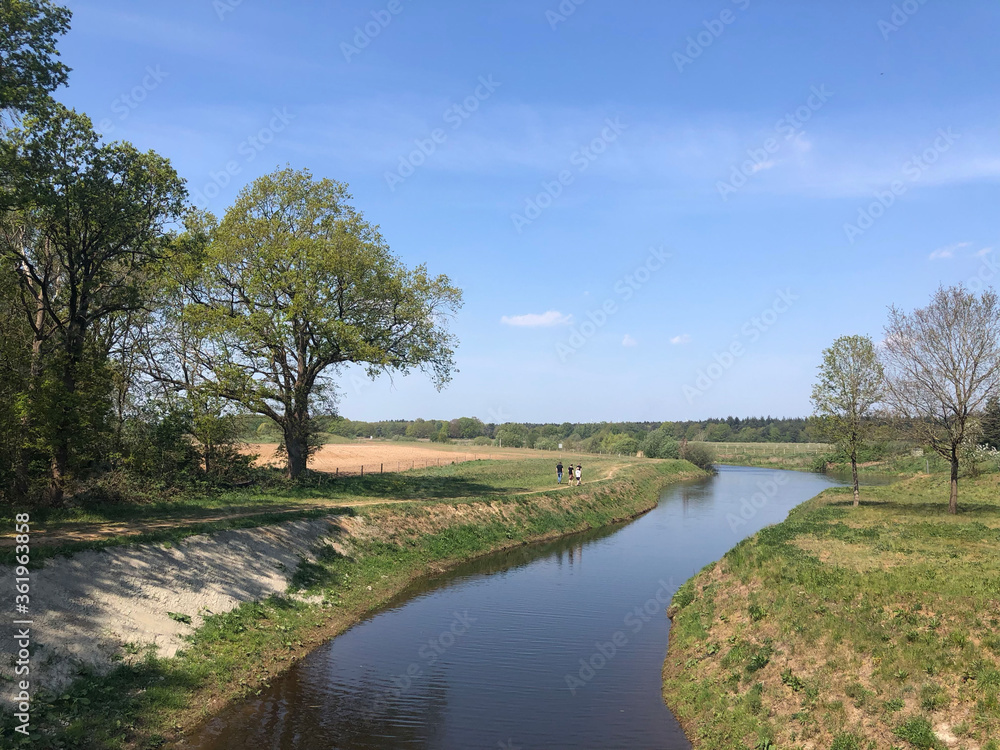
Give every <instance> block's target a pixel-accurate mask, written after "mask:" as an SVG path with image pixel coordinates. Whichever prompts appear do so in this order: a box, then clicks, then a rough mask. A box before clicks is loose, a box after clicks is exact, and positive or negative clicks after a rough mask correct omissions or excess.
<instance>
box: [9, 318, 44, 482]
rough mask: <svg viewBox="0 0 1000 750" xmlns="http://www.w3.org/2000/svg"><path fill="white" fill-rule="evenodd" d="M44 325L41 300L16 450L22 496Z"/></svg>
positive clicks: (27, 462)
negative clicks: (19, 438)
mask: <svg viewBox="0 0 1000 750" xmlns="http://www.w3.org/2000/svg"><path fill="white" fill-rule="evenodd" d="M44 325H45V308H44V307H43V305H42V302H41V300H39V301H38V307H37V309H36V311H35V326H34V331H35V334H34V336H33V338H32V341H31V369H30V374H29V377H28V399H27V400H28V405H27V408H25V410H24V416H23V417H21V441H20V443H21V444H20V445H19V446H18V451H17V466H16V468H15V480H14V481H15V489H16V492H17V494H18V495H20V496H21V497H22V498H27V496H28V492H29V490H30V486H31V477H30V476H29V470H28V464H29V462H30V461H31V458H30V456H29V453H28V443H29V442H30V441H31V431H32V429H33V427H34V424H33V422H32V418H31V417H32V412H33V411H34V409H35V408H36V404H35V402H34V401H35V399H34V394H35V392H36V391H37V389H38V382H39V380H40V379H41V377H42V333H41V331H42V327H43V326H44Z"/></svg>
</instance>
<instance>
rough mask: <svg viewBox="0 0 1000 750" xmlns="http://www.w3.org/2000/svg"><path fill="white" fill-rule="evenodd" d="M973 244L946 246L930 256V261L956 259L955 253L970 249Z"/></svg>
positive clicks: (961, 243) (964, 243)
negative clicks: (965, 248) (964, 248)
mask: <svg viewBox="0 0 1000 750" xmlns="http://www.w3.org/2000/svg"><path fill="white" fill-rule="evenodd" d="M971 244H972V243H971V242H956V243H955V244H954V245H946V246H944V247H939V248H938V249H937V250H935V251H934V252H933V253H931V254H930V255H929V256H928V260H943V259H945V258H953V257H955V251H956V250H961V249H962V248H963V247H968V246H969V245H971Z"/></svg>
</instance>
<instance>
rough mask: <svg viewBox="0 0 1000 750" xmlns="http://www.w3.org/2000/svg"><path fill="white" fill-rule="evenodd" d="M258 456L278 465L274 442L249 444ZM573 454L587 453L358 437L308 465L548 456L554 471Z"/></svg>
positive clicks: (388, 468)
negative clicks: (559, 463) (560, 460)
mask: <svg viewBox="0 0 1000 750" xmlns="http://www.w3.org/2000/svg"><path fill="white" fill-rule="evenodd" d="M244 450H245V451H246V452H248V453H253V454H256V455H258V456H260V459H259V460H260V463H262V464H271V465H275V466H281V465H282V460H281V457H279V456H277V455H276V454H277V450H278V446H277V445H276V444H273V443H250V444H249V445H247V446H246V448H245V449H244ZM570 457H572V458H573V459H574V460H577V461H578V462H579V463H583V462H584V460H586V459H587V458H592V456H588V455H587V454H579V453H557V452H555V451H539V450H532V449H530V448H495V447H491V446H488V445H486V446H473V445H468V444H457V445H454V444H441V443H402V442H394V441H388V440H386V441H380V440H358V441H353V442H350V443H340V442H337V443H329V444H327V445H324V446H322V447H321V448H320V449H319V450H318V451H317V452H316V453H315V454H314V455H313V456H312V457H311V458H310V459H309V468H310V469H312V470H313V471H322V472H325V473H329V474H361V473H362V467H363V468H364V473H366V474H368V473H379V472H392V471H407V470H410V469H422V468H426V467H428V466H446V465H448V464H451V463H458V462H462V461H477V460H482V459H487V460H489V459H494V460H495V459H503V460H516V459H525V458H551V459H552V465H553V472H554V471H555V469H554V467H555V463H556V461H558V460H559V459H560V458H561V459H562V460H567V459H568V458H570Z"/></svg>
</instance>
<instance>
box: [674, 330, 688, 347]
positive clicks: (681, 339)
mask: <svg viewBox="0 0 1000 750" xmlns="http://www.w3.org/2000/svg"><path fill="white" fill-rule="evenodd" d="M670 343H671V344H673V345H674V346H677V345H678V344H690V343H691V337H690V336H689V335H688V334H686V333H682V334H681V335H680V336H674V337H673V338H672V339H670Z"/></svg>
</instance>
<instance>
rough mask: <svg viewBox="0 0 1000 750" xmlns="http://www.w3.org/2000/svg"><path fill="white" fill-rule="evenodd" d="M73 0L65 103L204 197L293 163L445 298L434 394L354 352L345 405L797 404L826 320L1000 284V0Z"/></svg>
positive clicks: (659, 413) (385, 413)
mask: <svg viewBox="0 0 1000 750" xmlns="http://www.w3.org/2000/svg"><path fill="white" fill-rule="evenodd" d="M68 5H69V6H70V8H71V9H72V10H73V11H74V19H73V28H72V31H71V32H70V34H69V35H68V36H67V37H66V38H65V39H64V40H63V43H62V45H61V49H62V51H63V58H64V60H65V61H66V62H67V63H68V64H69V65H70V66H71V67H72V68H73V73H72V75H71V78H70V86H69V88H68V89H63V90H62V91H61V92H60V98H61V99H62V100H63V101H65V102H66V103H68V104H71V105H72V106H75V107H77V108H78V109H80V110H83V111H85V112H87V113H88V114H89V115H90V116H91V117H92V118H93V120H94V122H95V124H97V126H98V127H99V129H101V130H102V131H103V132H105V133H106V135H107V136H108V137H109V138H114V139H118V138H121V139H127V140H130V141H133V142H134V143H136V144H137V145H138V146H140V147H142V148H152V149H155V150H156V151H158V152H160V153H162V154H163V155H165V156H167V157H169V158H170V159H171V160H172V162H173V164H174V166H175V167H176V168H177V169H178V171H179V172H180V174H181V175H182V176H183V177H184V178H186V179H187V180H188V183H189V189H190V190H191V193H192V195H193V196H196V202H197V203H198V204H199V205H201V206H203V207H205V208H208V209H211V210H212V211H214V212H215V213H217V214H219V215H221V214H222V213H224V211H225V209H226V207H227V206H228V205H229V204H230V203H231V202H232V200H233V198H234V197H235V195H236V193H237V192H238V190H239V189H240V188H241V187H242V186H243V185H244V184H246V183H247V182H249V181H251V180H252V179H253V178H255V177H256V176H258V175H260V174H263V173H265V172H268V171H271V170H273V169H275V168H276V167H278V166H283V165H285V164H286V163H287V164H290V165H292V166H293V167H296V168H309V169H311V170H312V171H313V173H314V174H315V175H317V176H322V177H331V178H334V179H337V180H341V181H343V182H347V183H348V184H349V185H350V188H351V192H352V193H353V195H354V198H355V204H356V205H357V207H358V208H360V209H361V210H362V211H363V212H364V213H365V215H366V217H367V218H368V219H369V220H370V221H372V222H374V223H377V224H379V225H380V226H381V228H382V232H383V234H384V235H385V237H386V239H387V240H388V242H389V244H390V246H391V248H392V249H393V251H394V252H395V253H396V254H397V255H398V256H400V257H401V258H402V259H403V260H404V261H405V262H406V263H408V264H410V265H415V264H417V263H427V264H428V266H429V268H430V270H431V271H432V272H435V273H446V274H448V275H449V276H450V277H451V278H452V279H453V280H454V281H455V283H456V284H458V285H459V286H460V287H461V288H462V289H463V290H464V292H465V306H464V308H463V309H462V311H461V312H460V314H459V315H458V317H457V318H456V319H455V320H454V321H453V324H452V328H453V330H454V332H455V333H456V334H457V335H458V337H459V339H460V340H461V346H460V348H459V350H458V354H457V362H458V368H459V372H458V373H456V375H455V378H454V380H453V382H452V383H451V384H450V386H449V387H448V388H447V389H446V390H444V391H443V392H441V393H437V392H436V391H435V390H434V389H433V387H432V386H431V385H430V383H429V381H428V379H427V378H425V377H423V376H421V375H419V374H418V375H414V376H411V377H409V378H401V377H396V378H394V379H392V380H391V381H390V380H389V379H383V380H379V381H377V382H375V383H368V382H366V381H365V380H364V379H363V377H361V375H360V374H359V373H357V372H352V371H346V372H344V373H342V374H341V375H340V376H339V378H338V380H339V384H340V389H341V400H340V410H341V412H342V413H343V414H344V415H345V416H348V417H351V418H355V419H380V418H415V417H425V418H431V417H433V418H451V417H456V416H461V415H468V416H478V417H480V418H482V419H484V420H486V421H556V422H562V421H595V420H672V419H697V418H707V417H710V416H725V415H728V414H733V415H738V416H746V415H763V414H772V415H789V416H791V415H805V414H808V413H809V410H810V406H809V399H808V397H809V391H810V388H811V383H812V380H813V375H814V373H815V368H816V365H817V364H818V362H819V359H820V353H821V351H822V349H823V348H824V347H826V346H828V345H829V344H830V343H831V342H832V341H833V340H834V339H835V338H836V337H837V336H840V335H843V334H854V333H862V334H869V335H871V336H873V337H874V338H876V340H878V339H879V338H880V336H881V330H882V325H883V323H884V321H885V318H886V308H887V306H888V305H890V304H895V305H897V306H899V307H902V308H906V309H912V308H914V307H917V306H921V305H923V304H925V303H926V301H927V300H928V299H929V297H930V295H931V293H932V292H933V291H934V289H935V288H936V287H937V286H938V284H940V283H945V284H952V283H959V282H966V283H970V282H971V283H973V284H982V283H983V282H982V281H980V279H986V280H987V282H989V283H992V279H993V277H994V276H996V277H997V278H1000V276H997V273H998V272H1000V230H998V217H1000V212H998V210H997V206H998V200H1000V127H998V125H1000V97H998V96H997V94H998V91H997V79H996V72H997V70H1000V47H998V46H997V45H996V29H997V28H998V27H1000V6H998V5H997V3H996V2H993V1H992V0H989V1H987V0H965V1H964V2H962V3H945V2H944V1H943V0H925V2H920V0H907V2H903V3H896V4H893V3H892V2H884V3H883V2H834V1H833V0H822V1H817V2H811V3H808V4H807V3H801V4H793V3H790V2H787V1H786V0H714V1H713V2H692V3H662V2H652V1H650V2H646V1H636V2H629V3H609V2H603V1H602V0H584V2H579V0H577V2H574V1H573V0H566V1H565V2H563V3H562V4H560V3H559V2H558V1H557V0H551V1H546V0H508V1H507V2H504V3H489V4H487V3H469V2H457V1H448V2H444V1H439V2H433V3H431V2H416V1H415V0H370V1H359V0H345V1H343V2H337V3H331V2H328V1H325V0H324V1H322V2H321V1H320V0H315V1H312V2H285V3H280V4H279V3H276V2H272V3H265V2H263V0H242V1H241V2H240V1H238V0H217V1H216V2H214V3H213V2H212V0H198V2H190V1H188V0H183V1H178V2H175V3H169V4H163V3H160V4H147V3H135V2H127V1H126V0H81V1H79V2H75V1H74V2H68ZM387 21H388V22H387ZM991 248H996V253H994V252H993V251H992V250H991Z"/></svg>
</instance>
